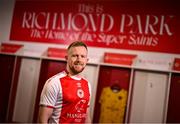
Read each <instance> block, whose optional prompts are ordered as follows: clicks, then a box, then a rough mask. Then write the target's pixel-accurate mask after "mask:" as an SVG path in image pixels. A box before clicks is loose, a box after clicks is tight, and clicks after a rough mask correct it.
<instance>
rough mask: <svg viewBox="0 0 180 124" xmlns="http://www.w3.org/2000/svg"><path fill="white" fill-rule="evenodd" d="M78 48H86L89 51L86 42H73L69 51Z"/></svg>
mask: <svg viewBox="0 0 180 124" xmlns="http://www.w3.org/2000/svg"><path fill="white" fill-rule="evenodd" d="M77 46H84V47H85V48H86V50H88V49H87V45H86V44H85V43H84V42H82V41H75V42H72V43H71V44H70V45H69V46H68V48H67V49H68V51H69V49H70V48H72V47H77Z"/></svg>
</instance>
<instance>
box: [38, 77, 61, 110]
mask: <svg viewBox="0 0 180 124" xmlns="http://www.w3.org/2000/svg"><path fill="white" fill-rule="evenodd" d="M59 85H60V82H59V80H57V79H56V78H54V79H49V80H47V82H46V83H45V85H44V87H43V90H42V92H41V98H40V105H44V106H48V107H55V104H56V100H57V97H58V94H59V93H60V90H59Z"/></svg>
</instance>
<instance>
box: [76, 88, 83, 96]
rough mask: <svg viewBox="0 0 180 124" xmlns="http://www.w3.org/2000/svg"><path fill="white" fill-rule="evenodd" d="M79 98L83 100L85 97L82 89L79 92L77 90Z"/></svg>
mask: <svg viewBox="0 0 180 124" xmlns="http://www.w3.org/2000/svg"><path fill="white" fill-rule="evenodd" d="M77 96H78V97H79V98H83V97H84V91H83V90H82V89H78V90H77Z"/></svg>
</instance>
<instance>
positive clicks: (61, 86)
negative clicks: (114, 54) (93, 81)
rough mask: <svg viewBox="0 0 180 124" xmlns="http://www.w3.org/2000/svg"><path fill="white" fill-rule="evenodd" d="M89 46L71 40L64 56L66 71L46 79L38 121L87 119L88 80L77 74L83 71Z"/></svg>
mask: <svg viewBox="0 0 180 124" xmlns="http://www.w3.org/2000/svg"><path fill="white" fill-rule="evenodd" d="M87 53H88V49H87V46H86V44H84V43H83V42H80V41H76V42H73V43H71V44H70V45H69V47H68V49H67V56H65V58H66V61H67V64H66V70H65V71H63V72H60V73H58V74H56V75H55V76H53V77H51V78H50V79H48V80H47V81H46V83H45V85H44V88H43V90H42V93H41V99H40V110H39V117H38V121H39V122H40V123H85V122H90V117H89V115H90V114H89V103H90V86H89V82H88V81H86V80H85V79H84V78H82V77H81V76H80V73H81V72H82V71H83V70H84V68H85V66H86V63H87V62H88V58H87Z"/></svg>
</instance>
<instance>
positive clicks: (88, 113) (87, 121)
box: [86, 107, 92, 123]
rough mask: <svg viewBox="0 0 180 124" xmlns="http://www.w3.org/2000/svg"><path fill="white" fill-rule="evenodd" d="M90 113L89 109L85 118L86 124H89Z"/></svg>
mask: <svg viewBox="0 0 180 124" xmlns="http://www.w3.org/2000/svg"><path fill="white" fill-rule="evenodd" d="M91 122H92V121H91V113H90V107H88V109H87V116H86V123H91Z"/></svg>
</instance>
